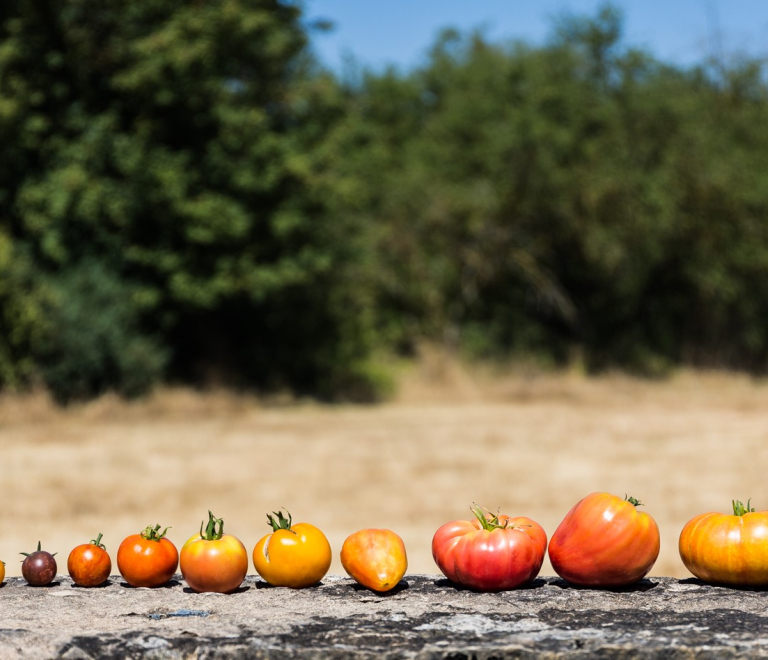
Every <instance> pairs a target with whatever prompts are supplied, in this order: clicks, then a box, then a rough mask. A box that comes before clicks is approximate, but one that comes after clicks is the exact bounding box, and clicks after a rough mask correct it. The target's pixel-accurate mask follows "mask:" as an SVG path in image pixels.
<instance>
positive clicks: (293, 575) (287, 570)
mask: <svg viewBox="0 0 768 660" xmlns="http://www.w3.org/2000/svg"><path fill="white" fill-rule="evenodd" d="M272 513H274V514H275V516H276V518H275V517H273V516H270V515H269V514H267V523H268V524H269V525H271V527H272V530H273V533H272V534H267V536H265V537H264V538H262V539H261V540H260V541H259V542H258V543H257V544H256V546H255V547H254V548H253V565H254V566H255V567H256V570H257V571H258V573H259V575H261V577H263V578H264V579H265V580H266V581H267V582H269V584H271V585H273V586H275V587H292V588H294V589H301V588H302V587H309V586H311V585H313V584H317V583H318V582H319V581H320V580H322V579H323V577H324V576H325V574H326V573H327V572H328V569H329V568H330V567H331V545H330V543H328V539H327V538H325V534H323V533H322V532H321V531H320V530H319V529H318V528H317V527H315V526H314V525H310V524H309V523H297V524H296V525H294V524H292V521H293V519H292V518H291V514H290V513H289V512H288V511H286V513H287V514H288V517H287V518H286V517H285V516H283V513H282V511H273V512H272Z"/></svg>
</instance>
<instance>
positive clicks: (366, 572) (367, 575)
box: [341, 529, 408, 592]
mask: <svg viewBox="0 0 768 660" xmlns="http://www.w3.org/2000/svg"><path fill="white" fill-rule="evenodd" d="M341 565H342V566H343V567H344V570H345V571H346V572H347V573H348V574H349V575H350V577H352V578H354V579H355V580H356V581H357V582H358V583H360V584H362V585H363V586H364V587H368V588H369V589H372V590H373V591H381V592H384V591H389V590H390V589H394V588H395V587H396V586H397V585H398V583H399V582H400V580H402V579H403V575H405V571H406V570H407V569H408V557H407V555H406V553H405V543H403V539H401V538H400V537H399V536H398V535H397V534H395V533H394V532H393V531H391V530H389V529H361V530H360V531H359V532H355V533H354V534H351V535H350V536H348V537H347V539H346V540H345V541H344V545H343V546H342V547H341Z"/></svg>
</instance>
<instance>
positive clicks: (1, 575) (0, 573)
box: [0, 561, 5, 584]
mask: <svg viewBox="0 0 768 660" xmlns="http://www.w3.org/2000/svg"><path fill="white" fill-rule="evenodd" d="M3 580H5V562H4V561H0V584H2V583H3Z"/></svg>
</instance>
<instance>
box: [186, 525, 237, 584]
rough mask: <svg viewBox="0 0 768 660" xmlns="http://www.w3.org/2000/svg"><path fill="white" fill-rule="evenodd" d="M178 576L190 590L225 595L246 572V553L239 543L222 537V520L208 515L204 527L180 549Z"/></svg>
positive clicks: (232, 538) (228, 535) (230, 536)
mask: <svg viewBox="0 0 768 660" xmlns="http://www.w3.org/2000/svg"><path fill="white" fill-rule="evenodd" d="M180 565H181V574H182V575H183V576H184V579H185V580H186V581H187V584H188V585H189V586H190V588H192V589H194V590H195V591H200V592H212V593H219V594H227V593H230V592H232V591H235V590H236V589H237V588H238V587H239V586H240V585H241V584H242V583H243V580H244V579H245V574H246V573H247V572H248V551H247V550H246V549H245V546H244V545H243V544H242V543H241V542H240V539H238V538H236V537H234V536H232V535H231V534H225V533H224V520H223V519H221V518H215V517H214V516H213V514H212V513H211V512H210V511H209V512H208V526H207V527H206V528H205V531H203V527H202V525H200V533H199V534H195V535H194V536H192V537H190V538H189V539H188V540H187V542H186V543H185V544H184V547H183V548H182V549H181V563H180Z"/></svg>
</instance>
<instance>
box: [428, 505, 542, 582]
mask: <svg viewBox="0 0 768 660" xmlns="http://www.w3.org/2000/svg"><path fill="white" fill-rule="evenodd" d="M471 511H472V513H474V514H475V519H474V520H472V521H469V520H455V521H453V522H449V523H446V524H445V525H443V526H442V527H440V529H438V530H437V532H435V535H434V537H433V538H432V557H433V558H434V560H435V563H436V564H437V566H438V568H439V569H440V570H441V571H442V572H443V574H444V575H445V576H446V577H447V578H448V579H449V580H451V582H456V583H457V584H461V585H464V586H466V587H470V588H472V589H477V590H478V591H502V590H505V589H514V588H515V587H519V586H520V585H521V584H525V583H526V582H530V581H531V580H533V578H535V577H536V576H537V575H538V574H539V571H540V570H541V564H542V562H543V561H544V553H545V552H546V550H547V534H546V532H545V531H544V529H543V528H542V527H541V525H539V524H538V523H537V522H534V521H533V520H531V519H530V518H526V517H515V518H511V517H510V516H505V515H491V514H487V513H484V512H483V510H482V509H481V508H480V507H479V506H475V507H474V508H472V509H471Z"/></svg>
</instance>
